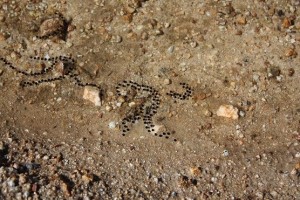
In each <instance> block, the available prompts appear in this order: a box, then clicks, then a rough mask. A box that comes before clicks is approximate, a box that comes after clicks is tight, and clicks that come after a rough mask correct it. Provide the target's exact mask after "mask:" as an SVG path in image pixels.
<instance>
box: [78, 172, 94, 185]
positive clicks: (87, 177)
mask: <svg viewBox="0 0 300 200" xmlns="http://www.w3.org/2000/svg"><path fill="white" fill-rule="evenodd" d="M81 178H82V181H83V182H84V183H85V184H89V183H90V182H91V181H93V176H92V175H89V174H84V175H82V177H81Z"/></svg>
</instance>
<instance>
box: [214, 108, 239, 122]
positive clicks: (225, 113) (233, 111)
mask: <svg viewBox="0 0 300 200" xmlns="http://www.w3.org/2000/svg"><path fill="white" fill-rule="evenodd" d="M238 112H239V110H238V109H237V108H235V107H233V106H232V105H221V106H220V107H219V109H218V111H217V116H220V117H227V118H231V119H238V118H239V115H238Z"/></svg>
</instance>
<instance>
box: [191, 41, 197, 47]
mask: <svg viewBox="0 0 300 200" xmlns="http://www.w3.org/2000/svg"><path fill="white" fill-rule="evenodd" d="M190 45H191V47H192V48H195V47H197V45H198V44H197V42H195V41H192V42H191V43H190Z"/></svg>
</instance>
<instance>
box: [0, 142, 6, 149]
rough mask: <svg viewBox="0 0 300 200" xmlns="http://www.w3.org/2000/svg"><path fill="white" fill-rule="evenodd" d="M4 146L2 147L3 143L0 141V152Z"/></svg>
mask: <svg viewBox="0 0 300 200" xmlns="http://www.w3.org/2000/svg"><path fill="white" fill-rule="evenodd" d="M4 148H5V146H4V142H3V141H0V151H2V150H4Z"/></svg>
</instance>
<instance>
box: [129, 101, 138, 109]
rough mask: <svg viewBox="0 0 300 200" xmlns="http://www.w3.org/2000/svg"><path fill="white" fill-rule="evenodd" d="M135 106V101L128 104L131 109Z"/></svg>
mask: <svg viewBox="0 0 300 200" xmlns="http://www.w3.org/2000/svg"><path fill="white" fill-rule="evenodd" d="M135 105H136V103H135V102H134V101H132V102H130V103H129V104H128V106H129V107H130V108H132V107H134V106H135Z"/></svg>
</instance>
